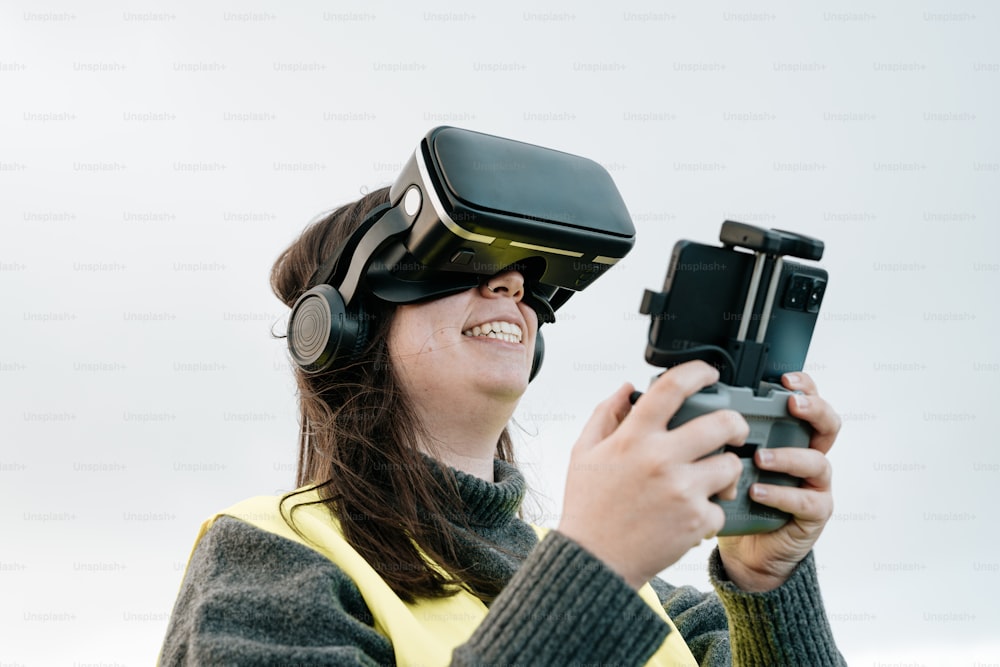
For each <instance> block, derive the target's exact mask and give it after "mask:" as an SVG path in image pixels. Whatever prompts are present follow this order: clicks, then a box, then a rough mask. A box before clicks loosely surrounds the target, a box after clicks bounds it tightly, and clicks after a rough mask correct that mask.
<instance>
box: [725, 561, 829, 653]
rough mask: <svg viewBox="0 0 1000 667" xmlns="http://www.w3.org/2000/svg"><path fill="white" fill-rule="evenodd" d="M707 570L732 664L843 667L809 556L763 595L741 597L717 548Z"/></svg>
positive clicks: (814, 566)
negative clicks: (721, 612)
mask: <svg viewBox="0 0 1000 667" xmlns="http://www.w3.org/2000/svg"><path fill="white" fill-rule="evenodd" d="M708 571H709V575H710V576H711V579H712V585H713V587H714V588H715V590H716V592H717V593H718V595H719V598H720V599H721V600H722V604H723V605H724V606H725V608H726V616H727V617H728V618H729V634H730V643H731V645H732V653H733V664H735V665H809V666H810V667H825V666H826V665H837V666H839V665H846V664H847V662H846V661H845V660H844V658H843V656H841V654H840V651H838V650H837V646H836V644H835V642H834V640H833V631H832V630H831V628H830V622H829V620H828V619H827V617H826V611H825V609H824V607H823V598H822V596H821V595H820V591H819V580H818V578H817V576H816V563H815V559H814V557H813V553H812V552H811V551H810V552H809V554H808V555H807V556H806V557H805V558H804V559H802V561H801V562H800V563H799V564H798V566H797V567H796V568H795V570H794V571H793V572H792V575H791V576H790V577H789V578H788V581H786V582H785V583H784V584H782V585H781V586H779V587H778V588H776V589H774V590H773V591H767V592H766V593H747V592H745V591H742V590H740V588H739V587H737V586H736V584H734V583H732V582H731V581H730V580H729V577H728V575H727V574H726V570H725V567H723V565H722V557H721V556H720V555H719V550H718V548H716V549H715V550H714V551H713V552H712V555H711V556H710V557H709V562H708Z"/></svg>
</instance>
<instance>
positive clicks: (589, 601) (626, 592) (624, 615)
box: [453, 532, 669, 667]
mask: <svg viewBox="0 0 1000 667" xmlns="http://www.w3.org/2000/svg"><path fill="white" fill-rule="evenodd" d="M539 581H544V582H546V585H545V586H539V585H538V582H539ZM567 591H572V593H571V594H568V593H567ZM490 616H491V621H492V622H490V623H483V624H482V625H480V626H479V629H478V630H477V631H476V632H475V633H474V634H473V636H472V637H471V638H470V639H469V641H468V642H467V643H466V644H465V645H464V646H462V647H460V648H459V649H457V650H456V651H455V657H454V662H453V664H457V665H502V664H508V663H509V662H511V661H512V660H518V659H520V660H521V661H524V660H525V657H524V656H530V659H528V660H527V662H526V663H525V664H531V665H539V666H545V665H552V666H553V667H556V666H559V667H563V666H565V665H573V664H598V665H641V664H643V663H644V662H645V661H646V660H647V659H648V658H649V656H651V655H652V654H653V653H654V652H655V651H656V649H657V648H658V647H659V645H660V643H661V642H662V641H663V639H664V637H666V635H667V631H668V630H669V628H668V627H667V625H666V623H664V622H663V620H662V619H661V618H660V617H659V616H657V615H656V613H655V612H654V611H653V610H652V609H650V608H649V606H648V605H647V604H646V603H645V602H643V601H642V599H641V598H640V597H639V596H638V595H636V593H635V591H634V590H632V589H631V588H630V587H629V586H628V585H627V584H626V583H625V580H624V579H621V578H620V577H618V576H617V575H616V574H614V573H613V572H611V570H609V569H608V568H607V567H606V566H605V565H604V564H603V563H601V562H600V561H599V560H597V559H596V558H595V557H594V556H592V555H591V554H589V553H588V552H587V551H585V550H583V549H581V548H580V547H579V546H578V545H577V544H576V543H575V542H572V541H571V540H569V539H568V538H566V537H564V536H562V535H561V534H559V533H557V532H552V533H550V534H549V535H548V536H546V538H545V539H544V540H543V541H542V543H541V544H540V545H539V547H538V548H537V549H536V550H535V552H534V553H533V554H532V558H530V559H529V561H528V562H527V563H525V566H524V567H523V568H522V569H521V570H520V571H519V572H518V573H517V575H515V577H514V578H513V579H512V580H511V581H510V583H508V584H507V587H506V588H505V589H504V591H503V593H502V594H501V595H500V597H498V598H497V600H496V602H495V603H494V604H493V606H492V607H491V610H490Z"/></svg>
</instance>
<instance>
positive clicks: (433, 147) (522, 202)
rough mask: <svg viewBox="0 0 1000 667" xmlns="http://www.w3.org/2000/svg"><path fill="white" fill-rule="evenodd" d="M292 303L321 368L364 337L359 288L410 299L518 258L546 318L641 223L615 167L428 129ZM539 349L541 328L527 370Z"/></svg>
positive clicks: (616, 254) (399, 300)
mask: <svg viewBox="0 0 1000 667" xmlns="http://www.w3.org/2000/svg"><path fill="white" fill-rule="evenodd" d="M389 200H390V201H389V203H388V204H386V205H383V206H380V207H378V208H376V209H374V210H373V211H372V212H371V213H370V214H369V215H368V216H367V217H366V218H365V220H364V221H363V222H362V224H361V226H360V227H359V228H358V229H357V231H356V232H355V233H354V234H352V235H351V237H350V238H349V239H348V240H347V241H346V242H345V243H344V244H343V245H342V246H341V247H340V248H339V249H338V251H337V252H336V253H334V255H333V256H332V257H330V258H329V259H327V260H326V261H325V262H324V263H323V265H322V266H320V268H319V269H318V270H317V271H316V273H315V274H314V275H313V277H312V280H311V281H310V283H311V284H312V285H314V287H313V288H312V289H310V290H309V291H308V292H306V293H305V294H303V295H302V297H301V298H299V300H298V301H297V302H296V303H295V305H294V306H293V308H292V313H291V316H290V318H289V322H288V348H289V351H290V353H291V355H292V358H293V359H294V360H295V362H296V363H297V364H298V365H299V366H300V367H301V368H303V369H304V370H306V371H309V372H320V371H324V370H327V369H329V368H331V367H333V366H335V365H338V364H341V363H344V362H345V361H349V360H351V359H354V358H356V357H357V355H359V354H360V353H361V352H362V350H363V349H364V348H365V345H366V344H367V342H368V324H369V321H370V320H371V319H372V316H371V315H370V314H367V313H365V311H364V307H363V304H362V302H363V301H364V300H365V299H364V295H367V296H370V297H373V298H375V299H378V300H380V301H382V302H385V303H390V304H405V303H416V302H420V301H426V300H429V299H436V298H440V297H443V296H447V295H450V294H457V293H459V292H463V291H465V290H467V289H470V288H473V287H476V286H478V285H480V284H481V282H482V281H483V279H484V278H488V277H489V276H493V275H495V274H497V273H499V272H501V271H504V270H509V269H517V270H519V271H521V273H522V274H523V275H524V278H525V291H526V294H525V298H524V301H525V303H527V304H528V305H530V306H531V307H532V308H534V309H535V311H536V312H538V314H539V324H540V325H541V324H542V323H544V322H552V321H554V320H555V311H556V310H557V309H558V308H559V307H560V306H562V304H564V303H565V302H566V301H567V300H568V299H569V297H570V296H572V295H573V293H574V292H577V291H580V290H582V289H585V288H586V287H587V286H588V285H590V284H591V283H593V282H594V280H596V279H597V278H598V277H600V276H601V275H603V274H604V272H605V271H607V270H608V269H609V268H611V267H612V266H614V264H615V263H616V262H617V261H618V260H620V259H621V258H622V257H624V256H625V255H626V254H627V253H628V252H629V250H631V249H632V246H633V245H634V243H635V228H634V226H633V225H632V220H631V218H630V216H629V214H628V210H627V209H626V207H625V202H624V201H622V198H621V194H620V193H619V192H618V189H617V188H616V187H615V184H614V182H613V181H612V180H611V176H610V174H608V172H607V171H606V170H605V169H604V168H603V167H602V166H600V165H599V164H597V163H596V162H594V161H592V160H588V159H586V158H582V157H578V156H576V155H570V154H568V153H562V152H560V151H555V150H551V149H548V148H542V147H540V146H534V145H531V144H526V143H522V142H518V141H512V140H510V139H503V138H501V137H495V136H491V135H488V134H481V133H478V132H472V131H469V130H463V129H459V128H455V127H437V128H434V129H432V130H431V131H430V132H428V134H427V135H426V136H425V137H424V138H423V140H422V141H421V142H420V145H419V146H418V147H417V149H416V150H415V151H414V153H413V156H412V157H411V158H410V159H409V161H408V162H407V163H406V165H405V166H404V168H403V171H402V173H401V174H400V175H399V177H398V178H397V179H396V181H395V182H394V183H393V185H392V187H391V188H390V190H389ZM543 349H544V346H543V343H542V339H541V336H538V338H537V342H536V350H535V363H534V364H533V366H532V371H531V377H532V378H533V377H534V376H535V374H536V373H537V372H538V368H539V366H540V364H541V357H542V351H543Z"/></svg>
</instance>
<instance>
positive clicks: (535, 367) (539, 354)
mask: <svg viewBox="0 0 1000 667" xmlns="http://www.w3.org/2000/svg"><path fill="white" fill-rule="evenodd" d="M544 356H545V339H544V338H542V330H541V329H539V330H538V333H536V334H535V356H534V357H533V358H532V360H531V373H529V374H528V382H531V381H532V380H534V379H535V376H536V375H538V371H539V370H540V369H541V368H542V358H543V357H544Z"/></svg>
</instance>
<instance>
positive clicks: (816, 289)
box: [806, 278, 826, 313]
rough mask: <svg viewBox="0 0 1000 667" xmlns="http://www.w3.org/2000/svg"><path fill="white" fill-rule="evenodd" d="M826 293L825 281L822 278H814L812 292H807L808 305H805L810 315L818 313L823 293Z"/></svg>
mask: <svg viewBox="0 0 1000 667" xmlns="http://www.w3.org/2000/svg"><path fill="white" fill-rule="evenodd" d="M824 292H826V281H825V280H823V279H822V278H816V279H815V280H813V283H812V290H811V291H810V292H809V303H808V304H807V305H806V310H807V311H809V312H810V313H818V312H819V304H820V303H822V301H823V293H824Z"/></svg>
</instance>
